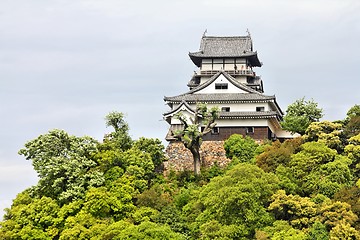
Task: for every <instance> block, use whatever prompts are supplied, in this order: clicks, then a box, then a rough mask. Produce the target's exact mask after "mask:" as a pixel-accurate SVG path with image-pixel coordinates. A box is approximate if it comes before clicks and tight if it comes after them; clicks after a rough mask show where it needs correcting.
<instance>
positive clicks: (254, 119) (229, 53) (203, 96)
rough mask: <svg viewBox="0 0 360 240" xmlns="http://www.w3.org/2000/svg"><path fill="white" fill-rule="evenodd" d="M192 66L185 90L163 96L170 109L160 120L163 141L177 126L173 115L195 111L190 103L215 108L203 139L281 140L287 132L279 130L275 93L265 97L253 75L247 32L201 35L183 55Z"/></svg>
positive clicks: (256, 63)
mask: <svg viewBox="0 0 360 240" xmlns="http://www.w3.org/2000/svg"><path fill="white" fill-rule="evenodd" d="M189 56H190V59H191V60H192V62H193V63H194V64H195V65H196V66H197V67H198V70H197V71H196V72H194V75H193V76H192V78H191V79H190V81H189V82H188V84H187V86H188V87H189V91H188V92H186V93H183V94H180V95H177V96H172V97H165V98H164V101H165V102H166V103H167V105H168V106H169V107H170V111H169V112H167V113H165V114H164V119H165V120H166V121H167V122H168V123H169V124H170V127H169V131H168V134H167V136H166V140H168V141H170V142H174V141H176V139H175V138H174V137H173V135H174V134H173V133H174V132H175V131H176V130H178V129H181V128H182V125H181V123H180V121H179V120H178V119H177V117H176V114H177V113H179V112H181V113H182V114H183V115H185V116H187V117H189V118H190V117H192V116H194V114H195V109H196V104H198V103H205V104H207V106H208V107H209V108H211V107H213V106H217V107H219V108H220V110H221V112H220V117H219V119H218V120H217V121H216V123H217V125H216V127H215V128H214V129H213V131H212V132H211V133H208V134H206V135H205V136H204V138H203V140H204V141H223V140H225V139H227V138H228V137H230V135H232V134H235V133H236V134H242V135H243V136H250V137H252V138H254V139H255V140H259V141H261V140H265V139H271V140H275V139H280V140H283V139H286V138H291V137H292V135H291V134H290V133H289V132H286V131H284V130H282V129H281V126H280V121H281V120H282V117H283V112H282V110H281V109H280V107H279V105H278V104H277V102H276V98H275V95H265V94H264V87H263V81H262V79H261V78H260V76H257V75H256V73H255V71H254V70H255V68H257V67H261V66H262V63H261V62H260V60H259V58H258V54H257V52H256V51H254V50H253V43H252V39H251V36H250V34H248V35H247V36H233V37H215V36H205V34H204V36H203V37H202V38H201V43H200V49H199V51H197V52H190V53H189Z"/></svg>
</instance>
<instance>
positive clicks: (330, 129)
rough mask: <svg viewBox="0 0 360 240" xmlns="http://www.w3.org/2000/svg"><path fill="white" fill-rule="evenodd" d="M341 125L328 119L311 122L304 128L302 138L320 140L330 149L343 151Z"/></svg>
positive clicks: (309, 140)
mask: <svg viewBox="0 0 360 240" xmlns="http://www.w3.org/2000/svg"><path fill="white" fill-rule="evenodd" d="M341 135H342V125H341V124H340V123H334V122H330V121H322V122H313V123H311V124H310V125H309V127H308V128H307V129H306V132H305V135H304V136H303V138H304V139H305V141H307V142H311V141H314V142H316V141H317V142H320V143H324V144H325V145H326V146H328V147H329V148H332V149H336V150H338V152H342V151H343V145H342V141H341V138H342V136H341Z"/></svg>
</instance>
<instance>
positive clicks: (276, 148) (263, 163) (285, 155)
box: [256, 138, 303, 172]
mask: <svg viewBox="0 0 360 240" xmlns="http://www.w3.org/2000/svg"><path fill="white" fill-rule="evenodd" d="M302 143H303V139H302V138H294V139H289V140H286V141H285V142H283V143H280V142H279V141H275V142H273V143H272V144H271V145H269V146H267V147H265V149H264V152H263V153H261V154H259V155H258V156H256V165H257V166H259V167H260V168H261V169H263V170H264V171H265V172H275V170H276V169H277V167H278V166H280V165H282V166H288V164H289V162H290V160H291V155H292V154H293V153H295V152H296V151H299V149H300V145H301V144H302Z"/></svg>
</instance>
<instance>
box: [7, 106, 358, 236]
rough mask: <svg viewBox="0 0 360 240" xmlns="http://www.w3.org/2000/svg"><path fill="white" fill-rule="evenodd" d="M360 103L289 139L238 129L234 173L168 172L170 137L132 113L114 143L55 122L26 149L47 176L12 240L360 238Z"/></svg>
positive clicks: (23, 209)
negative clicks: (136, 133) (136, 127)
mask: <svg viewBox="0 0 360 240" xmlns="http://www.w3.org/2000/svg"><path fill="white" fill-rule="evenodd" d="M359 109H360V107H359V106H358V105H355V106H354V107H353V108H351V109H350V110H349V112H348V114H347V116H346V118H345V119H344V120H342V121H336V122H327V121H323V122H316V121H315V122H312V123H310V124H309V126H308V127H307V128H306V130H305V134H304V135H303V136H302V137H301V138H296V139H293V140H287V141H285V142H283V143H280V142H279V141H275V142H265V143H263V144H258V143H256V142H254V140H252V139H251V138H243V137H242V136H240V135H233V136H232V137H230V138H229V139H228V140H227V141H225V144H224V148H225V150H226V153H227V157H228V158H231V159H232V162H231V163H230V164H229V165H228V166H227V167H226V168H225V169H221V168H219V167H218V166H217V165H216V164H215V165H214V166H213V167H211V168H208V169H202V172H201V174H194V173H193V172H192V171H184V172H178V173H175V172H170V173H169V174H168V176H167V177H164V176H163V173H162V172H161V171H160V169H161V164H162V162H163V161H164V160H165V156H164V146H163V145H162V144H161V141H160V140H158V139H147V138H140V139H138V140H132V139H131V138H130V136H129V134H128V129H129V128H128V125H127V123H126V122H125V121H124V118H123V115H122V114H121V113H118V112H113V113H110V114H109V115H108V116H107V117H106V124H107V125H108V126H111V127H113V131H112V132H111V133H109V134H107V135H105V137H104V140H103V142H98V141H96V140H95V139H93V138H91V137H76V136H71V135H69V134H68V133H66V132H65V131H62V130H51V131H49V132H48V133H46V134H43V135H40V136H39V137H37V138H36V139H34V140H31V141H29V142H27V143H26V144H25V146H24V148H23V149H21V150H20V151H19V153H20V154H21V155H23V156H24V157H25V158H26V159H27V160H29V161H31V162H32V164H33V167H34V169H35V171H36V172H37V173H38V175H39V182H38V184H37V185H35V186H33V187H31V188H29V189H26V190H24V191H23V192H21V193H19V194H18V195H17V197H16V198H15V199H14V200H13V203H12V206H11V207H10V208H9V209H6V214H5V216H4V219H3V221H2V222H1V223H0V224H1V227H0V239H59V240H67V239H258V240H264V239H309V240H310V239H311V240H312V239H360V219H359V217H360V188H359V187H360V180H359V179H360V121H359V119H360V110H359Z"/></svg>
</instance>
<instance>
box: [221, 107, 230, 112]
mask: <svg viewBox="0 0 360 240" xmlns="http://www.w3.org/2000/svg"><path fill="white" fill-rule="evenodd" d="M221 111H222V112H230V107H222V108H221Z"/></svg>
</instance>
